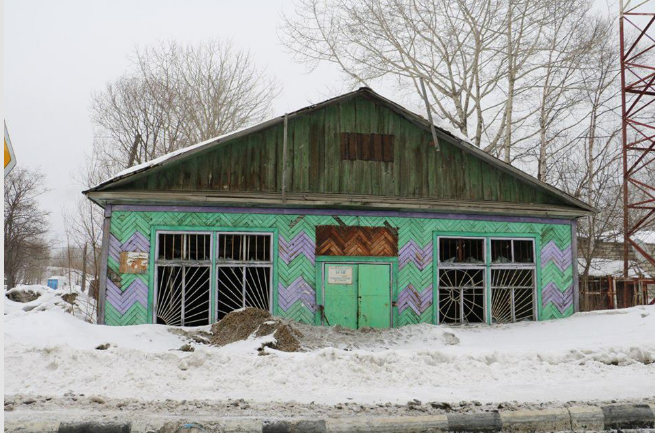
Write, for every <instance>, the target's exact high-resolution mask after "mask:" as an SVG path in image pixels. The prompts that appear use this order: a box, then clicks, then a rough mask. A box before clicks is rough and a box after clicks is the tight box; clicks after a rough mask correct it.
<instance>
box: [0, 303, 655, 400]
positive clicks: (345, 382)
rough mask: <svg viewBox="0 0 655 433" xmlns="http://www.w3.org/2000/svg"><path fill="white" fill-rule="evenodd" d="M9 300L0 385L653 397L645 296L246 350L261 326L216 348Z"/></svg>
mask: <svg viewBox="0 0 655 433" xmlns="http://www.w3.org/2000/svg"><path fill="white" fill-rule="evenodd" d="M8 304H13V303H11V302H8V301H5V314H6V315H5V336H4V337H5V394H6V395H14V394H28V395H43V396H63V395H64V394H65V393H67V392H74V393H83V394H85V395H100V396H103V397H108V398H119V399H121V398H122V399H125V398H140V399H144V400H165V399H172V400H175V401H182V400H197V399H210V400H225V399H228V398H232V399H239V398H243V399H248V400H255V401H259V402H266V401H277V402H285V401H298V402H301V403H309V402H312V401H314V402H316V403H326V404H335V403H341V402H347V401H357V402H361V403H366V404H373V403H385V402H391V403H406V402H407V401H410V400H412V399H419V400H422V401H444V402H458V401H462V400H467V401H470V400H478V401H481V402H483V403H492V402H503V401H511V400H516V401H520V402H548V401H554V402H566V401H571V400H577V401H589V400H611V399H633V398H652V397H655V363H653V362H654V361H655V336H654V333H653V331H654V330H655V307H653V306H648V307H646V306H643V307H635V308H631V309H625V310H616V311H605V312H590V313H580V314H576V315H575V316H573V317H571V318H568V319H563V320H556V321H548V322H532V323H525V322H524V323H518V324H513V325H501V326H492V327H489V326H486V325H480V326H470V327H444V326H432V325H427V324H422V325H414V326H407V327H403V328H398V329H391V330H384V331H379V330H372V331H369V332H361V331H349V330H343V329H337V328H329V329H316V328H312V327H309V326H304V327H303V326H300V327H299V329H301V331H302V333H303V338H302V339H301V343H302V344H304V345H305V350H306V351H304V352H294V353H287V352H280V351H277V350H273V349H270V348H267V349H265V354H266V355H267V356H258V355H259V352H258V349H260V348H261V346H262V343H263V342H265V340H266V338H268V336H267V337H262V338H252V337H251V338H248V339H246V340H242V341H237V342H235V343H232V344H227V345H225V346H223V347H214V346H211V345H206V344H201V343H199V342H197V341H194V339H192V338H189V335H191V334H192V333H191V331H192V330H191V329H182V330H180V329H172V328H169V327H166V326H162V325H140V326H130V327H107V326H97V325H92V324H89V323H85V322H83V321H81V320H79V319H77V318H75V317H74V316H72V315H70V314H67V313H65V312H64V311H63V310H62V309H59V308H51V309H46V310H45V311H39V312H38V313H31V312H25V311H22V310H21V309H16V308H14V306H13V305H9V308H8ZM33 311H34V310H33ZM201 330H202V331H208V330H209V327H204V328H202V329H201ZM328 344H329V345H330V347H325V346H326V345H328ZM101 345H104V346H102V347H104V348H106V350H99V349H96V348H98V347H100V346H101ZM185 345H189V346H190V347H191V348H192V351H191V350H188V349H185V350H180V349H183V348H184V347H185Z"/></svg>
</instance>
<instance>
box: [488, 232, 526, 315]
mask: <svg viewBox="0 0 655 433" xmlns="http://www.w3.org/2000/svg"><path fill="white" fill-rule="evenodd" d="M507 240H509V241H511V242H512V243H511V250H512V261H511V262H510V263H499V262H496V263H494V262H493V261H492V258H491V255H489V280H488V281H489V298H490V299H493V290H494V286H493V278H492V275H491V273H492V271H493V270H503V269H505V270H531V271H532V318H531V320H532V321H537V303H538V301H537V242H536V240H535V239H534V238H531V237H530V238H526V237H520V236H517V237H511V236H490V237H489V247H490V249H491V250H493V249H492V248H491V243H492V242H493V241H507ZM517 240H518V241H528V242H531V243H532V262H531V263H529V262H515V261H514V255H515V254H514V241H517ZM527 288H528V287H527V286H526V287H525V288H521V287H508V288H506V289H510V290H511V291H510V299H511V303H510V308H511V311H512V321H511V322H509V323H516V305H515V303H514V298H515V295H514V291H515V290H516V289H527ZM497 289H499V288H497ZM489 319H490V321H491V323H493V312H490V316H489ZM503 323H505V322H503Z"/></svg>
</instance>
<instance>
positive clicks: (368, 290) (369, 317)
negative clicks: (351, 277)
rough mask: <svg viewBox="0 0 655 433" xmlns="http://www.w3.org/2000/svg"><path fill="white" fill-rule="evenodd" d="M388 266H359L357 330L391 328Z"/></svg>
mask: <svg viewBox="0 0 655 433" xmlns="http://www.w3.org/2000/svg"><path fill="white" fill-rule="evenodd" d="M390 273H391V272H390V266H389V265H382V264H380V265H374V264H361V265H359V279H358V288H359V299H358V301H359V302H358V303H359V312H358V325H359V328H363V327H365V326H366V327H370V328H389V327H391V285H390V283H391V278H390Z"/></svg>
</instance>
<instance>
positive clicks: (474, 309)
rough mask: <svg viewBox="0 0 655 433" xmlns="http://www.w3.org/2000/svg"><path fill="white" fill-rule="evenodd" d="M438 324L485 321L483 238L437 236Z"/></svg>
mask: <svg viewBox="0 0 655 433" xmlns="http://www.w3.org/2000/svg"><path fill="white" fill-rule="evenodd" d="M438 257H439V264H438V268H439V279H438V283H439V285H438V287H439V289H438V296H439V323H451V324H464V323H482V322H484V321H485V314H484V306H485V301H484V298H485V269H486V268H485V242H484V238H454V237H440V238H439V240H438Z"/></svg>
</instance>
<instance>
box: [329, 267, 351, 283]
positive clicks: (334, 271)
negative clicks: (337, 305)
mask: <svg viewBox="0 0 655 433" xmlns="http://www.w3.org/2000/svg"><path fill="white" fill-rule="evenodd" d="M352 283H353V268H352V266H330V267H329V268H328V284H352Z"/></svg>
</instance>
